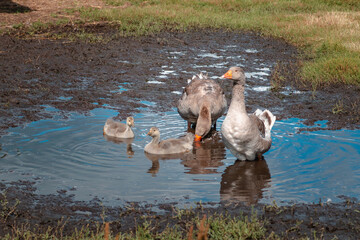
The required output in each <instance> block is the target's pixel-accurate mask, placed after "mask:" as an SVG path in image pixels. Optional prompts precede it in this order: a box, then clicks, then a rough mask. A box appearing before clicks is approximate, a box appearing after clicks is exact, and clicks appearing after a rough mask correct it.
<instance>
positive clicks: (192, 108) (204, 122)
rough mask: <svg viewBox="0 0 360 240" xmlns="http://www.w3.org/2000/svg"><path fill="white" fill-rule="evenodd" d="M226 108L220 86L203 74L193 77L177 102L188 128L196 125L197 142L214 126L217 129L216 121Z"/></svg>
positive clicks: (179, 111)
mask: <svg viewBox="0 0 360 240" xmlns="http://www.w3.org/2000/svg"><path fill="white" fill-rule="evenodd" d="M226 107H227V102H226V98H225V95H224V91H223V90H222V88H221V87H220V85H219V84H218V83H216V82H215V81H214V80H211V79H209V78H208V77H207V76H206V75H204V74H202V73H200V74H198V75H195V76H193V78H192V80H191V81H190V83H189V84H188V85H187V86H186V87H185V89H184V91H183V94H182V96H181V98H180V99H179V100H178V102H177V110H178V113H179V114H180V116H181V117H182V118H183V119H185V120H186V121H188V128H190V125H191V124H192V123H195V124H196V127H195V141H200V140H201V139H202V138H204V137H205V136H206V135H207V134H208V133H209V132H210V130H211V126H212V125H214V127H215V128H216V120H217V119H218V118H219V117H221V116H222V115H223V114H224V112H225V110H226Z"/></svg>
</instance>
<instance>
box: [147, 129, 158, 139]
mask: <svg viewBox="0 0 360 240" xmlns="http://www.w3.org/2000/svg"><path fill="white" fill-rule="evenodd" d="M147 135H149V136H150V137H158V136H160V131H159V129H158V128H157V127H152V128H150V130H149V132H148V133H147Z"/></svg>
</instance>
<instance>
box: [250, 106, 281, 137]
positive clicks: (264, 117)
mask: <svg viewBox="0 0 360 240" xmlns="http://www.w3.org/2000/svg"><path fill="white" fill-rule="evenodd" d="M254 115H255V116H257V117H258V118H259V119H260V120H261V121H263V122H264V125H265V132H269V133H270V131H271V129H272V127H273V126H274V124H275V121H276V116H274V115H273V114H272V113H271V112H270V111H269V110H267V109H266V110H264V111H261V110H260V109H257V110H256V111H255V112H254Z"/></svg>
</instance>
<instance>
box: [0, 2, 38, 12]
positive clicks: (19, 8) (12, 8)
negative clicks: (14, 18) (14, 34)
mask: <svg viewBox="0 0 360 240" xmlns="http://www.w3.org/2000/svg"><path fill="white" fill-rule="evenodd" d="M30 11H31V9H30V8H29V7H27V6H23V5H20V4H18V3H15V2H13V1H10V0H0V13H25V12H30Z"/></svg>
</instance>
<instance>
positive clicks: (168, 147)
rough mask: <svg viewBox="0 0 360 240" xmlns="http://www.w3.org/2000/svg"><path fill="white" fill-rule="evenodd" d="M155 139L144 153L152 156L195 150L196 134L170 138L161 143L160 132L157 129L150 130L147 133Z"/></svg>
mask: <svg viewBox="0 0 360 240" xmlns="http://www.w3.org/2000/svg"><path fill="white" fill-rule="evenodd" d="M147 135H149V136H150V137H152V138H153V139H152V140H151V142H150V143H148V144H147V145H146V146H145V148H144V151H145V152H147V153H151V154H177V153H184V152H189V151H191V150H192V149H193V141H194V134H192V133H187V134H186V136H184V137H181V138H177V139H175V138H170V139H166V140H162V141H160V131H159V129H158V128H157V127H152V128H150V130H149V132H148V133H147Z"/></svg>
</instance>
